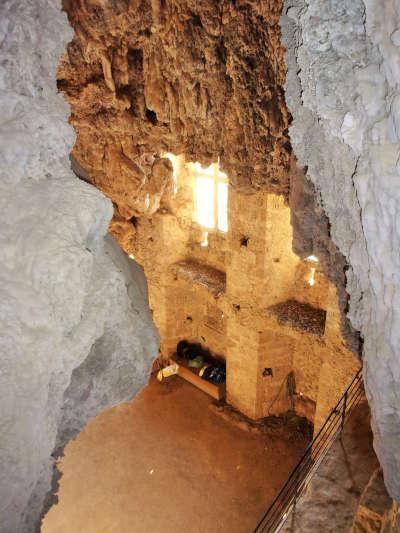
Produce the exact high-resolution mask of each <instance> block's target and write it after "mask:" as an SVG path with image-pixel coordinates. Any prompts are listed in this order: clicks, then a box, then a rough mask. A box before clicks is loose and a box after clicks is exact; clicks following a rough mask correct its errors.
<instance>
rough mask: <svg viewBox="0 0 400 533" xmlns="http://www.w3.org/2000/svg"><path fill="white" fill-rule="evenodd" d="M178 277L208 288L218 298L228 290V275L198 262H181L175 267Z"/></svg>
mask: <svg viewBox="0 0 400 533" xmlns="http://www.w3.org/2000/svg"><path fill="white" fill-rule="evenodd" d="M174 270H175V271H176V273H177V275H181V276H182V277H183V278H184V279H186V280H188V281H189V282H191V283H197V284H199V285H203V286H204V287H206V288H207V289H208V290H209V291H210V292H211V294H213V295H214V296H215V297H216V298H217V297H218V296H221V294H223V293H224V292H225V290H226V274H225V272H221V271H220V270H217V269H216V268H213V267H210V266H208V265H205V264H203V263H198V262H197V261H193V260H188V261H180V262H179V263H176V264H175V265H174Z"/></svg>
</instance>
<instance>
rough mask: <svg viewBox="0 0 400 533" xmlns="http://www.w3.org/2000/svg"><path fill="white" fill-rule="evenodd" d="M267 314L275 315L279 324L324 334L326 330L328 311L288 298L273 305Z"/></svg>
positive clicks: (315, 333)
mask: <svg viewBox="0 0 400 533" xmlns="http://www.w3.org/2000/svg"><path fill="white" fill-rule="evenodd" d="M266 312H267V315H270V316H275V317H276V318H277V320H278V324H280V325H285V326H289V327H291V328H293V329H295V330H297V331H303V332H306V333H312V334H314V335H320V336H321V335H323V334H324V331H325V321H326V311H325V310H324V309H318V308H317V307H313V306H312V305H309V304H305V303H301V302H298V301H297V300H286V301H285V302H281V303H279V304H275V305H271V306H270V307H268V308H267V310H266Z"/></svg>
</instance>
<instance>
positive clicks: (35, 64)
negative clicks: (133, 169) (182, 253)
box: [0, 0, 158, 533]
mask: <svg viewBox="0 0 400 533" xmlns="http://www.w3.org/2000/svg"><path fill="white" fill-rule="evenodd" d="M60 7H61V6H60V5H59V3H58V2H55V1H53V0H32V1H27V0H22V1H18V0H6V1H4V2H2V3H1V6H0V19H1V24H0V35H1V39H0V43H1V44H0V47H1V56H2V61H1V66H0V87H1V89H0V95H1V98H0V108H1V116H2V124H1V126H0V143H1V146H2V150H1V153H0V206H1V208H0V213H1V215H0V217H1V230H0V262H1V269H0V317H1V319H0V339H1V341H0V427H1V439H0V516H1V521H0V531H1V532H4V533H11V532H12V533H22V532H27V533H28V532H29V533H31V532H32V531H35V530H36V527H37V526H38V523H39V521H40V516H41V513H42V512H43V505H44V503H45V506H48V505H50V504H51V503H52V498H51V494H52V493H53V491H54V490H55V488H56V487H55V486H52V483H55V482H56V476H55V477H53V473H54V472H53V469H54V455H55V454H56V449H57V450H60V449H62V447H63V445H64V444H65V442H66V439H69V438H70V437H71V436H73V435H74V434H76V432H77V431H79V430H80V429H81V427H82V426H83V425H84V424H85V422H86V421H87V420H88V418H89V417H93V416H95V415H96V414H97V413H98V412H99V411H100V410H102V409H104V408H106V407H108V406H112V405H115V404H116V403H119V402H121V401H124V400H128V399H130V398H132V397H133V396H134V395H135V393H136V392H137V391H138V390H139V389H140V388H141V387H142V386H143V385H144V384H145V382H146V379H147V377H148V373H149V369H150V367H151V362H152V359H153V358H154V357H155V356H156V354H157V348H158V338H157V334H156V332H155V328H154V325H153V322H152V320H151V317H150V314H149V312H148V304H147V289H146V281H145V278H144V276H143V272H142V270H141V269H140V267H138V266H137V265H135V263H134V262H133V261H131V260H129V259H128V258H127V257H126V256H125V254H123V253H122V251H121V250H120V249H119V248H118V245H117V244H116V242H115V241H114V240H113V239H112V238H111V237H107V238H106V239H104V236H105V235H106V233H107V228H108V223H109V220H110V218H111V216H112V205H111V202H110V201H109V200H108V199H106V198H105V197H104V196H103V195H102V194H101V193H100V192H99V191H98V190H96V189H95V188H94V187H92V186H90V185H88V184H86V183H84V182H83V181H80V180H78V179H77V178H76V177H74V175H73V174H72V172H71V170H70V168H69V160H68V155H69V151H70V149H71V148H72V144H73V142H74V134H73V131H72V129H71V128H70V126H68V115H69V108H68V106H67V104H66V103H65V102H64V100H63V98H62V97H61V96H60V95H58V94H57V88H56V81H55V77H56V69H57V63H58V59H59V55H60V53H61V51H62V49H63V47H64V46H65V44H66V42H67V41H68V40H69V39H70V38H71V33H72V32H71V29H70V28H69V25H68V21H67V18H66V16H65V14H62V13H61V11H60ZM46 495H47V498H46Z"/></svg>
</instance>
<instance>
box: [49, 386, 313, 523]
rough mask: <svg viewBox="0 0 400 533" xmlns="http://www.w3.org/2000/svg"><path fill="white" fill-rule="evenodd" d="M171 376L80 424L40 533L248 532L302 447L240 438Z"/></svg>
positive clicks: (279, 438)
mask: <svg viewBox="0 0 400 533" xmlns="http://www.w3.org/2000/svg"><path fill="white" fill-rule="evenodd" d="M211 403H212V399H211V398H209V397H208V396H206V395H205V394H204V393H202V392H201V391H199V390H197V389H196V388H194V387H193V386H192V385H189V384H188V383H186V382H184V381H182V380H181V379H180V378H178V377H173V378H169V379H168V380H167V382H163V383H162V384H159V383H158V382H157V381H155V380H153V379H152V380H151V381H150V384H149V385H148V386H147V387H146V388H145V389H144V390H143V391H142V392H141V393H140V394H139V395H138V396H137V397H136V398H135V399H134V400H133V402H131V403H129V404H123V405H120V406H118V407H115V408H113V409H110V410H109V411H107V412H105V413H103V414H102V415H100V416H98V417H97V418H96V419H95V420H93V421H92V422H90V423H89V424H88V425H87V427H86V428H85V430H84V431H83V432H82V433H81V434H80V435H79V437H78V438H77V439H76V440H74V441H72V442H70V443H69V445H68V446H67V447H66V450H65V457H64V458H63V459H62V461H61V463H60V469H61V471H62V473H63V476H62V479H61V482H60V491H59V503H58V505H56V506H54V507H53V508H52V509H51V510H50V511H49V513H48V515H47V516H46V518H45V520H44V522H43V526H42V530H41V531H42V533H111V532H112V533H150V532H151V533H153V532H154V533H169V532H171V533H172V532H173V533H177V532H183V533H197V532H198V533H200V532H201V533H214V532H226V533H249V532H250V531H252V529H253V528H254V526H255V525H256V524H257V522H258V519H259V517H260V516H261V515H262V514H263V512H264V510H265V509H266V507H267V506H268V504H269V503H270V502H271V500H272V498H273V497H274V495H275V494H276V492H277V490H278V489H279V488H280V487H281V485H282V483H283V482H284V480H285V479H286V478H287V476H288V474H289V472H290V471H291V469H292V467H293V466H294V464H295V463H296V462H297V460H298V458H299V457H300V455H301V453H302V451H303V450H304V447H305V445H306V439H305V438H301V437H299V435H298V434H297V435H296V436H293V435H292V434H290V433H289V432H288V431H286V430H285V431H280V434H279V432H278V434H277V435H275V436H271V435H270V436H268V435H265V434H261V433H253V432H251V431H245V430H244V429H241V428H239V427H237V425H235V424H233V423H232V422H230V421H229V420H226V419H225V418H223V417H221V416H220V415H219V414H218V412H216V410H215V409H210V408H209V407H210V404H211Z"/></svg>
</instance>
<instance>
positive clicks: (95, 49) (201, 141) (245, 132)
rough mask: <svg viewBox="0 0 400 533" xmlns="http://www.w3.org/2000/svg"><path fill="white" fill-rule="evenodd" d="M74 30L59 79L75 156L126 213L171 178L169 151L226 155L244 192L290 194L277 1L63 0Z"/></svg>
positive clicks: (141, 209) (145, 208)
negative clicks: (166, 156) (72, 130)
mask: <svg viewBox="0 0 400 533" xmlns="http://www.w3.org/2000/svg"><path fill="white" fill-rule="evenodd" d="M63 7H64V9H65V10H66V12H67V14H68V16H69V19H70V22H71V24H72V26H73V28H74V30H75V37H74V39H73V41H72V42H71V43H70V44H69V46H68V50H67V53H66V54H65V55H64V57H63V58H62V60H61V62H60V65H59V71H58V86H59V88H60V89H61V90H62V91H63V92H64V93H65V96H66V98H67V100H68V101H69V103H70V105H71V111H72V115H71V123H72V124H73V126H74V127H75V130H76V132H77V141H76V144H75V147H74V149H73V154H72V155H73V157H74V158H75V159H76V161H77V162H78V163H79V165H81V167H82V168H83V169H84V170H85V171H86V172H87V174H88V175H89V176H90V180H91V181H92V183H94V184H95V185H96V186H97V187H98V188H100V189H101V190H102V191H103V192H105V194H107V195H108V196H109V197H110V198H111V199H112V200H113V202H114V204H115V205H116V206H117V207H118V211H119V213H120V215H121V216H122V217H124V218H126V219H128V218H130V217H132V215H139V214H148V215H149V214H152V213H154V212H155V211H156V210H157V209H158V207H159V203H160V199H161V197H162V195H163V193H164V191H165V190H166V188H168V187H169V185H170V183H171V170H172V169H171V166H170V164H169V163H167V162H166V161H165V160H160V157H161V156H162V154H163V153H164V152H167V151H168V152H173V153H177V154H178V153H184V154H185V156H186V159H187V160H196V161H200V162H202V163H204V164H207V163H210V162H213V161H216V160H217V158H218V157H220V160H221V168H222V169H223V170H224V171H225V172H227V174H228V175H229V178H230V180H231V182H232V184H233V185H235V186H236V187H238V188H240V189H241V190H243V191H247V192H251V191H252V190H257V189H264V190H268V191H270V192H275V193H283V194H285V195H287V193H288V173H287V170H288V163H289V152H290V144H289V138H288V132H287V127H288V121H289V115H288V112H287V109H286V105H285V100H284V93H283V89H282V85H283V82H284V77H285V66H284V61H283V48H282V46H281V44H280V27H279V16H280V12H281V8H282V2H281V1H280V0H278V1H276V0H269V1H266V2H261V3H260V2H257V1H255V0H239V1H237V2H212V1H211V0H202V1H194V0H174V1H169V2H161V1H158V0H153V1H150V0H144V1H141V2H139V1H138V0H115V1H114V2H104V1H102V0H80V1H79V2H73V1H72V0H64V1H63Z"/></svg>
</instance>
